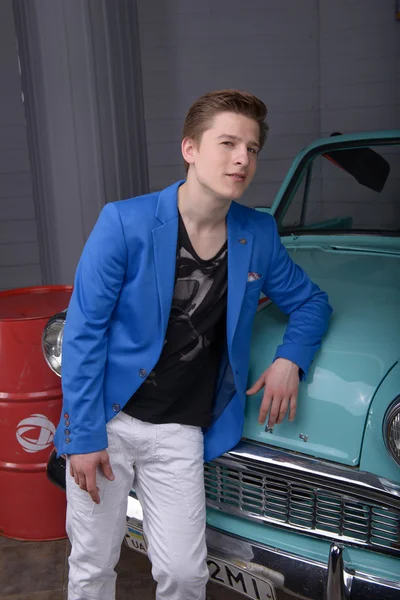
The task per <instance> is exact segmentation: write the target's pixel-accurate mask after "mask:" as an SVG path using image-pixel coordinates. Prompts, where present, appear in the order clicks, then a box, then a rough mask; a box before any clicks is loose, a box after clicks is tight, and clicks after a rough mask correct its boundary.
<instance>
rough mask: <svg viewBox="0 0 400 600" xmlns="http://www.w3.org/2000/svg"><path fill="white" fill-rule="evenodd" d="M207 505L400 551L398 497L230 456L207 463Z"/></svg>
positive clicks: (312, 533) (260, 519) (286, 525)
mask: <svg viewBox="0 0 400 600" xmlns="http://www.w3.org/2000/svg"><path fill="white" fill-rule="evenodd" d="M205 489H206V498H207V505H208V506H209V507H212V508H216V509H219V510H222V511H224V512H226V513H229V514H233V515H238V516H240V517H245V518H247V519H250V520H255V521H258V522H263V523H267V524H273V525H277V526H280V527H284V528H286V529H289V530H296V531H301V532H303V533H305V534H310V535H315V536H320V537H325V538H328V539H330V540H335V541H343V542H349V543H352V544H354V545H359V546H363V547H367V548H369V549H371V550H375V551H380V552H385V553H390V554H395V555H397V554H398V555H400V498H399V497H397V498H395V497H392V496H390V497H389V496H388V495H387V494H384V493H381V494H380V497H379V494H376V493H374V494H373V495H374V498H373V499H370V498H369V497H368V486H365V489H364V488H361V489H360V486H354V489H352V486H351V482H350V483H349V481H347V482H346V484H343V485H341V484H340V482H339V483H338V481H337V480H335V481H332V480H330V479H329V478H328V477H324V475H323V474H321V473H319V474H315V473H313V472H312V471H310V472H309V473H307V472H304V471H303V472H301V473H299V472H297V471H295V470H291V469H290V468H287V467H286V468H283V467H281V466H276V465H271V464H263V463H262V462H257V461H255V460H251V459H244V458H242V457H241V458H240V459H238V458H234V457H232V456H231V455H224V456H223V457H221V458H219V459H217V460H215V461H213V462H211V463H208V464H206V465H205Z"/></svg>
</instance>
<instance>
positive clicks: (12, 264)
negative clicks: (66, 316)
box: [0, 0, 42, 289]
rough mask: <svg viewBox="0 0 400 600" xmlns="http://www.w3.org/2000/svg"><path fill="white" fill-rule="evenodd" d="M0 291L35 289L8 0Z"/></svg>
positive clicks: (3, 48) (4, 13) (6, 0)
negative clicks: (28, 287)
mask: <svg viewBox="0 0 400 600" xmlns="http://www.w3.org/2000/svg"><path fill="white" fill-rule="evenodd" d="M0 88H1V94H0V289H7V288H15V287H24V286H30V285H40V284H41V282H42V275H41V269H40V261H39V249H38V242H37V229H36V220H35V210H34V203H33V196H32V183H31V170H30V164H29V154H28V143H27V134H26V125H25V117H24V109H23V104H22V98H21V83H20V75H19V69H18V58H17V47H16V39H15V28H14V19H13V12H12V0H2V1H1V2H0Z"/></svg>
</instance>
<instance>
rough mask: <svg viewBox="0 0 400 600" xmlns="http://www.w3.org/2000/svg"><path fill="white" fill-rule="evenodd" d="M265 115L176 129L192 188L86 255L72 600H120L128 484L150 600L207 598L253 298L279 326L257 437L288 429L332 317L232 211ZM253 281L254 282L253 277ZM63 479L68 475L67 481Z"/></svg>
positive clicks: (256, 228)
mask: <svg viewBox="0 0 400 600" xmlns="http://www.w3.org/2000/svg"><path fill="white" fill-rule="evenodd" d="M265 118H266V107H265V105H264V104H263V103H262V102H261V101H260V100H259V99H258V98H256V97H254V96H252V95H251V94H248V93H245V92H240V91H235V90H225V91H221V92H214V93H210V94H207V95H205V96H203V97H201V98H199V100H197V101H196V102H195V103H194V104H193V106H192V107H191V108H190V110H189V113H188V115H187V117H186V121H185V125H184V132H183V140H182V154H183V158H184V161H185V166H186V169H187V179H186V181H183V182H178V183H175V184H173V185H172V186H171V187H169V188H166V189H164V190H162V191H161V192H158V193H153V194H148V195H146V196H143V197H139V198H132V199H130V200H124V201H122V202H115V203H112V204H108V205H107V206H105V207H104V209H103V211H102V213H101V214H100V217H99V220H98V222H97V224H96V226H95V227H94V229H93V232H92V234H91V236H90V238H89V240H88V242H87V244H86V246H85V249H84V251H83V254H82V257H81V260H80V263H79V266H78V269H77V273H76V280H75V287H74V293H73V296H72V299H71V303H70V307H69V309H68V316H67V322H66V326H65V332H64V342H63V380H62V383H63V395H64V406H63V418H62V420H61V423H60V425H59V427H58V429H57V433H56V447H57V448H58V451H59V453H66V454H67V455H68V457H69V459H68V464H69V471H70V473H69V474H68V475H67V496H68V512H67V531H68V535H69V537H70V540H71V542H72V551H71V556H70V575H69V595H68V598H69V600H81V599H82V600H83V599H88V598H91V599H96V600H111V599H113V598H115V578H116V575H115V572H114V567H115V565H116V563H117V561H118V558H119V553H120V546H121V542H122V539H123V536H124V531H125V515H126V506H127V496H128V493H129V490H130V488H131V487H132V485H133V486H134V488H135V491H136V493H137V495H138V498H139V500H140V502H141V505H142V507H143V515H144V521H143V527H144V532H145V535H146V538H147V541H148V547H149V556H150V560H151V562H152V573H153V577H154V579H155V580H156V581H157V584H158V585H157V599H158V600H192V599H193V600H195V599H196V600H199V599H204V598H205V586H206V582H207V578H208V571H207V566H206V562H205V558H206V544H205V496H204V485H203V459H205V460H206V461H207V460H211V459H213V458H215V457H216V456H219V455H221V454H222V453H224V452H226V451H228V450H230V449H231V448H232V447H233V446H235V444H236V443H237V442H238V441H239V440H240V437H241V432H242V426H243V413H244V405H245V398H246V384H247V372H248V358H249V349H250V335H251V328H252V322H253V318H254V314H255V311H256V308H257V303H258V299H259V295H260V292H261V291H264V292H265V293H266V294H267V295H268V296H269V297H270V298H271V299H272V300H273V301H274V302H275V303H276V304H277V305H278V306H279V307H280V308H281V309H282V310H283V311H284V312H285V313H286V314H288V315H289V317H290V318H289V325H288V328H287V332H286V335H285V337H284V340H283V343H282V345H281V346H279V348H278V349H277V353H276V358H275V360H274V362H273V364H272V365H270V366H268V365H265V367H266V370H265V372H264V373H263V374H262V375H261V377H260V378H259V380H258V381H257V382H256V383H255V384H254V385H253V387H252V388H251V389H250V390H248V391H247V393H248V394H254V393H256V392H257V391H259V390H260V389H262V388H263V387H264V396H263V400H262V403H261V407H260V416H259V422H260V423H264V421H265V420H266V417H267V413H269V425H270V426H272V425H273V424H274V423H279V422H281V421H282V420H283V418H284V417H285V415H286V413H287V412H288V413H289V415H288V418H289V419H290V420H293V419H294V417H295V412H296V398H297V390H298V385H299V375H300V377H305V376H306V375H307V371H308V369H309V366H310V364H311V362H312V359H313V356H314V354H315V352H316V350H317V349H318V347H319V345H320V342H321V338H322V335H323V334H324V332H325V330H326V328H327V324H328V320H329V316H330V313H331V309H330V307H329V304H328V300H327V297H326V295H325V294H324V293H323V292H321V291H320V290H319V288H318V287H317V286H316V285H314V284H313V283H312V282H311V281H310V280H309V278H308V277H307V275H306V274H305V273H304V272H303V271H302V270H301V269H300V268H299V267H298V266H296V265H295V264H294V263H293V262H292V261H291V259H290V258H289V256H288V254H287V252H286V250H285V248H284V247H283V246H282V244H281V242H280V240H279V236H278V233H277V228H276V224H275V221H274V219H273V218H272V217H271V216H269V215H267V214H262V213H259V212H256V211H255V210H253V209H250V208H247V207H244V206H241V205H240V204H238V203H237V202H236V201H237V200H239V199H240V198H241V196H242V194H243V192H244V191H245V190H246V188H247V187H248V186H249V185H250V182H251V180H252V179H253V177H254V174H255V171H256V166H257V156H258V153H259V151H260V150H261V148H262V146H263V144H264V142H265V137H266V131H267V126H266V124H265ZM254 273H256V274H257V277H254ZM67 470H68V469H67Z"/></svg>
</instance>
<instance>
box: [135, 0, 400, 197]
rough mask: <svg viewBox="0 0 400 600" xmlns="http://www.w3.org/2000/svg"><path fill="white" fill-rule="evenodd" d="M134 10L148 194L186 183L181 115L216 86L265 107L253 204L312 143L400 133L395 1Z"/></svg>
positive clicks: (208, 2) (155, 4)
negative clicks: (265, 133) (363, 133)
mask: <svg viewBox="0 0 400 600" xmlns="http://www.w3.org/2000/svg"><path fill="white" fill-rule="evenodd" d="M138 12H139V30H140V43H141V55H142V65H143V89H144V104H145V117H146V132H147V147H148V160H149V169H150V187H151V189H152V190H156V189H160V188H161V187H163V186H166V185H168V184H169V183H171V181H173V180H175V179H178V178H180V177H184V171H183V168H182V165H181V157H180V134H181V129H182V124H183V119H184V116H185V114H186V111H187V109H188V107H189V105H190V103H191V102H192V101H193V100H195V99H196V98H197V97H198V96H199V95H201V94H202V93H204V92H205V91H209V90H212V89H218V88H226V87H238V88H243V89H246V90H248V91H250V92H253V93H254V94H256V95H258V96H260V97H261V98H262V99H263V100H264V101H265V103H266V104H267V106H268V109H269V119H268V120H269V124H270V127H271V131H270V136H269V140H268V143H267V146H266V147H265V149H264V150H263V152H262V154H261V155H260V160H259V168H258V173H257V176H256V179H255V181H254V183H253V185H252V186H251V187H250V190H248V192H247V193H246V197H245V198H244V203H246V204H248V205H255V204H259V205H260V204H261V205H265V206H268V205H270V204H271V202H272V200H273V198H274V195H275V193H276V191H277V190H278V188H279V185H280V183H281V182H282V179H283V177H284V176H285V174H286V171H287V168H288V166H289V165H290V162H291V160H292V158H293V156H294V155H295V154H296V152H297V151H298V150H299V149H300V148H302V147H303V146H304V145H306V144H307V143H308V142H310V141H311V140H313V139H315V138H316V137H318V136H320V135H325V134H330V133H331V132H332V131H337V130H339V131H342V132H350V131H356V130H362V129H383V128H391V127H395V126H397V127H400V122H399V114H400V111H399V108H400V106H399V105H400V99H399V85H400V84H399V76H398V73H399V70H398V69H396V64H395V63H396V61H397V63H398V62H399V59H400V23H396V22H395V20H394V3H393V2H392V0H352V1H350V0H338V1H335V2H332V1H331V0H286V1H281V2H276V0H251V1H250V2H248V3H247V4H244V3H243V1H242V0H203V1H202V2H201V3H199V2H197V0H170V1H169V2H164V1H163V0H138Z"/></svg>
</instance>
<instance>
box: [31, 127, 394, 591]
mask: <svg viewBox="0 0 400 600" xmlns="http://www.w3.org/2000/svg"><path fill="white" fill-rule="evenodd" d="M255 208H258V209H259V210H268V211H269V212H270V213H271V214H273V215H274V216H275V218H276V220H277V222H278V226H279V230H280V234H281V236H282V240H283V242H284V244H285V246H286V247H287V249H288V251H289V253H290V255H291V256H292V258H293V260H294V261H296V262H297V263H298V264H299V265H301V266H302V267H303V268H304V269H305V270H306V271H307V273H308V274H309V275H310V277H311V278H312V279H313V280H314V281H315V282H316V283H317V284H319V285H320V286H321V288H322V289H324V290H325V291H327V293H328V295H329V299H330V302H331V304H332V306H333V309H334V314H333V317H332V321H331V325H330V328H329V331H328V333H327V335H326V337H325V339H324V342H323V345H322V348H321V350H320V352H319V353H318V355H317V356H316V359H315V360H314V363H313V365H312V368H311V372H310V374H309V376H308V379H307V381H306V382H305V383H302V384H301V386H300V394H299V399H298V412H297V416H296V419H295V421H294V422H292V423H291V422H289V421H288V420H284V421H283V422H282V423H281V424H280V425H275V427H274V428H273V429H269V428H268V427H266V428H265V427H264V426H261V425H259V424H258V420H257V416H258V410H259V405H260V401H261V395H258V396H253V397H251V398H250V399H249V400H248V404H247V409H246V421H245V427H244V431H243V439H242V441H241V442H240V444H239V445H238V446H237V447H236V448H235V449H234V450H232V451H231V452H229V453H228V454H226V455H224V456H222V457H221V458H219V459H217V460H215V461H213V462H211V463H208V464H206V465H205V485H206V494H207V501H208V515H207V522H208V529H207V542H208V548H209V557H208V565H209V569H210V577H211V578H212V579H213V580H214V581H216V582H218V583H220V584H222V585H225V586H227V587H229V588H231V589H234V590H236V591H238V592H240V593H241V594H242V595H244V596H246V597H248V598H253V599H254V600H261V599H263V600H265V599H267V598H268V599H274V600H278V599H279V598H281V597H282V595H284V597H285V598H289V597H298V598H303V599H313V600H315V599H317V600H319V599H322V598H326V599H327V600H344V599H352V600H354V599H356V600H367V599H371V600H372V599H374V600H376V599H378V600H395V599H397V600H399V598H400V130H399V131H378V132H372V133H362V134H349V135H340V134H335V135H333V136H331V137H329V138H327V139H320V140H317V141H316V142H314V143H313V144H311V145H310V146H308V147H307V148H306V149H304V150H302V151H301V152H300V153H299V154H298V155H297V157H296V158H295V160H294V162H293V164H292V166H291V168H290V170H289V172H288V175H287V177H286V179H285V181H284V182H283V184H282V186H281V189H280V191H279V193H278V195H277V197H276V200H275V201H274V204H273V206H272V207H271V208H265V207H255ZM63 323H64V316H63V314H61V315H56V316H55V317H54V318H53V319H51V321H50V322H49V323H48V325H47V326H46V329H45V332H44V338H43V339H44V342H43V347H44V352H45V355H46V358H47V360H48V362H49V364H50V366H52V368H53V369H54V370H56V371H58V372H60V368H61V339H62V327H63ZM286 323H287V317H286V316H285V315H283V314H282V313H281V312H280V311H279V309H278V308H277V307H276V306H274V305H273V304H272V303H271V302H270V301H269V299H268V298H261V299H260V304H259V309H258V313H257V315H256V318H255V321H254V330H253V341H252V352H251V359H250V376H249V385H250V384H251V383H252V382H254V381H255V380H256V379H257V377H258V376H259V375H260V373H261V372H262V371H264V370H265V368H266V366H267V365H268V364H269V363H270V362H271V361H272V360H273V357H274V352H275V349H276V346H278V345H279V344H280V342H281V339H282V336H283V333H284V330H285V327H286ZM60 469H61V471H62V464H60V462H57V460H56V459H55V456H54V455H53V456H52V459H51V461H50V462H49V469H48V470H49V475H50V476H53V477H55V476H57V473H59V472H60ZM141 519H142V516H141V508H140V505H139V503H138V501H137V499H136V497H135V492H134V490H132V492H131V494H130V497H129V499H128V515H127V532H126V542H127V544H128V545H129V546H130V547H132V548H133V549H136V550H138V551H141V552H146V542H145V539H144V538H143V535H142V529H141Z"/></svg>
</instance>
